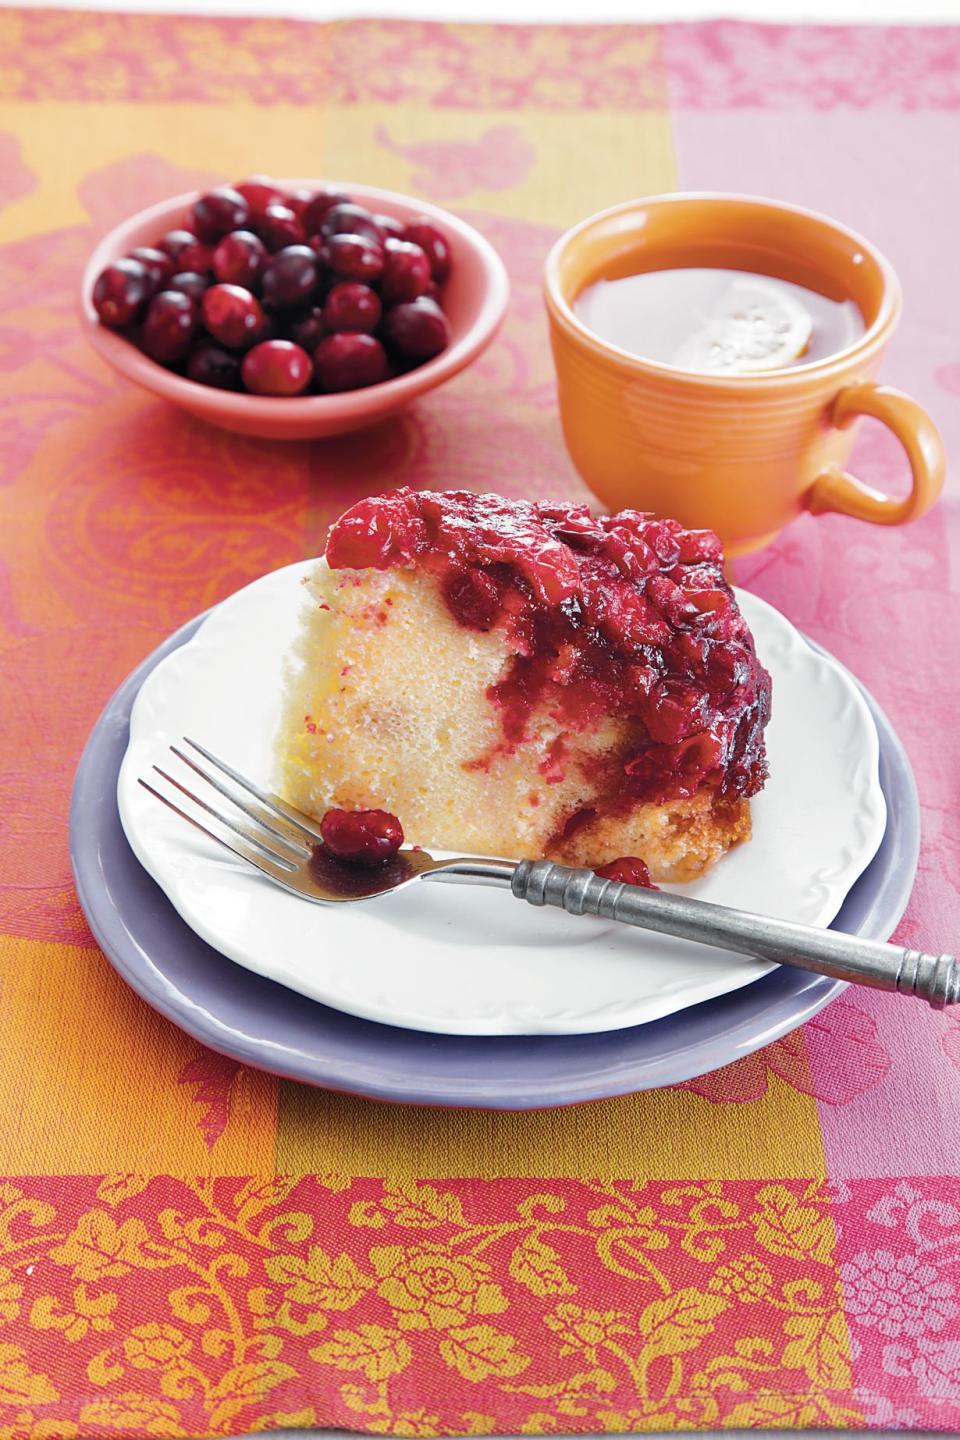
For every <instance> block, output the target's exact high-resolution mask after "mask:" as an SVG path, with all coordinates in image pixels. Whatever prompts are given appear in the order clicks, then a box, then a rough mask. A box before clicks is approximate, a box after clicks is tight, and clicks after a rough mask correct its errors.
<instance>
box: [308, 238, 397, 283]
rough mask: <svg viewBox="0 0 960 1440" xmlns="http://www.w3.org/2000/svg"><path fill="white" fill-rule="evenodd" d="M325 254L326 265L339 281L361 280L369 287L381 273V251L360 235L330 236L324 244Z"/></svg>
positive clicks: (377, 246)
mask: <svg viewBox="0 0 960 1440" xmlns="http://www.w3.org/2000/svg"><path fill="white" fill-rule="evenodd" d="M325 254H326V263H327V264H328V265H329V266H330V268H331V270H332V271H333V272H334V274H335V275H336V276H338V277H339V279H341V280H361V281H363V282H364V283H365V284H367V285H369V284H371V283H372V282H373V281H375V280H379V278H380V276H381V274H382V273H383V251H382V250H381V249H380V246H379V245H375V244H374V243H373V242H372V241H371V240H366V239H364V237H363V236H362V235H331V236H330V237H329V238H328V239H327V240H326V242H325ZM321 258H322V257H321Z"/></svg>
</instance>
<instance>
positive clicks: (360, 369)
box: [313, 331, 390, 391]
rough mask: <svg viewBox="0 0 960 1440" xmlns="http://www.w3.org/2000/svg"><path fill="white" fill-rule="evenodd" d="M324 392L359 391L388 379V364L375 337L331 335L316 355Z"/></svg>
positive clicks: (316, 351) (314, 358)
mask: <svg viewBox="0 0 960 1440" xmlns="http://www.w3.org/2000/svg"><path fill="white" fill-rule="evenodd" d="M313 365H314V370H315V371H316V376H317V384H318V385H319V387H320V389H321V390H327V391H332V390H359V389H361V387H363V386H366V385H376V384H378V383H379V382H380V381H381V380H386V378H387V375H388V374H389V369H390V367H389V365H388V363H387V356H386V352H385V350H384V348H383V346H382V345H381V344H380V341H379V340H376V339H374V337H373V336H372V335H358V334H356V333H352V332H349V331H343V332H341V333H340V334H339V335H328V336H327V337H326V339H325V340H321V341H320V344H319V345H318V346H317V348H316V350H315V351H314V352H313Z"/></svg>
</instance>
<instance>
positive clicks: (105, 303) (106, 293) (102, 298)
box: [93, 260, 153, 330]
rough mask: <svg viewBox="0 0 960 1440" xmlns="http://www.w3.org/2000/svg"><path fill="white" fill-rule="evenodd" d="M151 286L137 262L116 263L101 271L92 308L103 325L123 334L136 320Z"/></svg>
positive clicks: (141, 266) (145, 273) (150, 291)
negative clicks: (126, 327) (121, 331)
mask: <svg viewBox="0 0 960 1440" xmlns="http://www.w3.org/2000/svg"><path fill="white" fill-rule="evenodd" d="M152 294H153V284H152V281H151V279H150V275H149V273H148V271H147V267H146V266H145V265H141V263H140V261H139V260H115V261H114V262H113V264H112V265H108V266H107V268H106V269H105V270H101V272H100V274H99V275H98V276H97V280H96V284H95V285H94V287H93V308H94V309H95V310H96V312H97V314H98V315H99V316H100V319H101V320H102V321H103V323H104V325H109V326H110V328H111V330H122V329H123V328H124V327H125V326H127V325H132V324H133V322H134V321H135V320H139V318H140V316H141V314H142V313H143V309H144V306H145V305H146V302H147V300H148V299H149V298H150V296H151V295H152Z"/></svg>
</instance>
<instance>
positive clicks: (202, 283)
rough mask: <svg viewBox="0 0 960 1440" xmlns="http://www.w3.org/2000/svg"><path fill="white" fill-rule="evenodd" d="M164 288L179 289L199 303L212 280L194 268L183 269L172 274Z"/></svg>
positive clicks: (181, 292)
mask: <svg viewBox="0 0 960 1440" xmlns="http://www.w3.org/2000/svg"><path fill="white" fill-rule="evenodd" d="M163 288H164V289H165V290H179V291H180V294H181V295H189V296H190V299H191V300H194V301H196V303H197V304H198V305H199V304H200V301H201V300H202V299H203V292H204V291H205V290H209V288H210V281H209V280H208V279H207V277H206V275H198V274H197V273H196V272H195V271H193V270H181V271H178V273H177V274H176V275H171V276H170V279H169V280H168V281H167V283H166V285H165V286H164V287H163Z"/></svg>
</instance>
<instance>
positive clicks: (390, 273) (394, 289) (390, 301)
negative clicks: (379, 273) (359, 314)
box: [381, 240, 433, 305]
mask: <svg viewBox="0 0 960 1440" xmlns="http://www.w3.org/2000/svg"><path fill="white" fill-rule="evenodd" d="M432 278H433V277H432V276H431V274H430V261H429V260H428V259H427V256H426V254H425V253H424V251H423V250H421V249H420V246H419V245H413V244H412V243H411V242H410V241H409V240H388V241H387V243H386V245H385V247H384V256H383V278H382V281H381V293H382V294H383V303H384V305H400V304H402V303H403V302H404V301H405V300H416V298H417V296H418V295H423V294H425V293H426V290H427V288H428V287H429V286H430V284H431V283H432Z"/></svg>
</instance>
